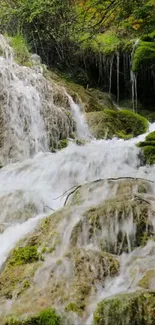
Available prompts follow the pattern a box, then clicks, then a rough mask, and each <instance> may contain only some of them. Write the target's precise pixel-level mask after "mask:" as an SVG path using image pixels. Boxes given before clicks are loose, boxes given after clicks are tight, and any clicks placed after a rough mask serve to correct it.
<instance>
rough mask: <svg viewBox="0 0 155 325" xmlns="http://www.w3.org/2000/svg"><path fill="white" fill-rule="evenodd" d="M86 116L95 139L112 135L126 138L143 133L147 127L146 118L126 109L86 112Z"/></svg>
mask: <svg viewBox="0 0 155 325" xmlns="http://www.w3.org/2000/svg"><path fill="white" fill-rule="evenodd" d="M86 118H87V122H88V125H89V127H90V129H91V132H92V133H93V135H94V136H95V137H96V138H97V139H102V138H104V137H107V138H112V137H113V136H118V137H120V138H124V139H128V138H131V137H133V136H138V135H139V134H142V133H145V132H146V131H147V128H148V121H147V119H145V118H144V117H142V116H140V115H139V114H136V113H134V112H131V111H128V110H122V111H112V110H104V111H103V112H93V113H88V114H87V116H86Z"/></svg>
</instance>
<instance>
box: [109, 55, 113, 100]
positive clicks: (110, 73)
mask: <svg viewBox="0 0 155 325" xmlns="http://www.w3.org/2000/svg"><path fill="white" fill-rule="evenodd" d="M113 63H114V55H112V56H111V58H110V71H109V95H110V94H111V82H112V69H113Z"/></svg>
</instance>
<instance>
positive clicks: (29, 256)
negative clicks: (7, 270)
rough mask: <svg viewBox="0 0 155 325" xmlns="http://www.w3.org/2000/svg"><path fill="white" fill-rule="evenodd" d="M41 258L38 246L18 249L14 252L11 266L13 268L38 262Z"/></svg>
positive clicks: (10, 261)
mask: <svg viewBox="0 0 155 325" xmlns="http://www.w3.org/2000/svg"><path fill="white" fill-rule="evenodd" d="M39 258H40V256H39V254H38V250H37V246H25V247H18V248H16V249H15V250H14V251H13V252H12V254H11V257H10V259H9V264H10V265H11V266H13V265H22V264H27V263H33V262H36V261H38V260H39Z"/></svg>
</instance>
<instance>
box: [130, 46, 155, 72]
mask: <svg viewBox="0 0 155 325" xmlns="http://www.w3.org/2000/svg"><path fill="white" fill-rule="evenodd" d="M154 62H155V42H144V41H140V42H139V44H138V46H137V49H136V51H135V54H134V60H133V66H132V70H133V71H134V72H136V71H139V69H140V67H141V66H144V67H145V66H146V65H149V66H150V65H151V64H154Z"/></svg>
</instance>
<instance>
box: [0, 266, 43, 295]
mask: <svg viewBox="0 0 155 325" xmlns="http://www.w3.org/2000/svg"><path fill="white" fill-rule="evenodd" d="M39 265H40V263H31V264H26V265H24V264H23V265H14V266H10V264H9V263H6V265H5V267H4V270H2V271H1V274H0V297H5V298H6V299H12V298H13V297H18V296H20V295H21V294H23V293H24V292H25V291H26V290H28V289H29V288H30V287H31V284H32V277H33V276H34V273H35V271H36V269H37V268H38V267H39Z"/></svg>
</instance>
